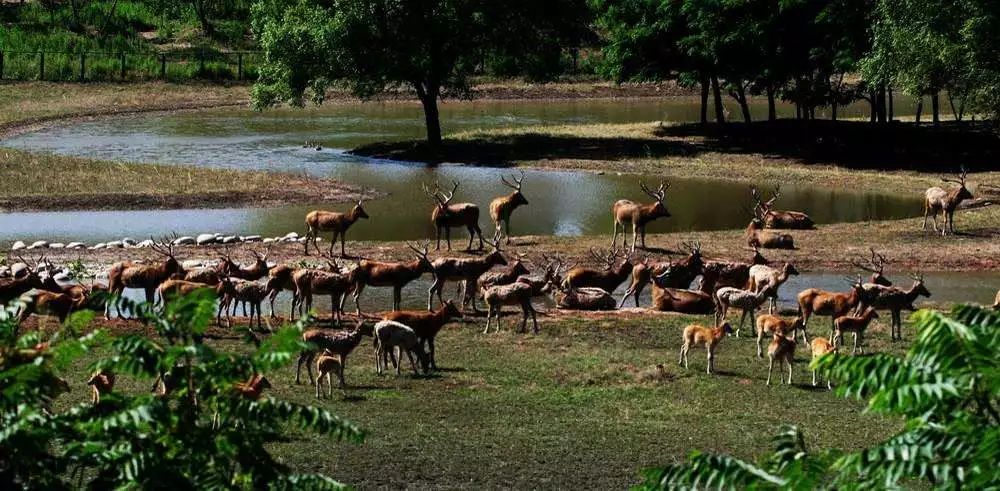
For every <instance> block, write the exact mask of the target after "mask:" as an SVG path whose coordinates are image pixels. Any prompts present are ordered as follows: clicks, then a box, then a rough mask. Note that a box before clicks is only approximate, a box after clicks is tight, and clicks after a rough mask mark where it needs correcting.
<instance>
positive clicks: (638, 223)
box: [611, 181, 670, 252]
mask: <svg viewBox="0 0 1000 491" xmlns="http://www.w3.org/2000/svg"><path fill="white" fill-rule="evenodd" d="M639 186H640V187H641V188H642V191H643V192H644V193H646V194H647V195H649V197H650V198H653V200H654V201H653V202H652V203H649V204H645V205H643V204H639V203H636V202H634V201H631V200H627V199H620V200H618V201H615V204H614V205H612V206H611V218H612V220H613V221H612V223H611V225H612V226H613V227H614V229H615V234H614V237H613V238H612V239H611V247H612V248H613V247H614V246H615V243H616V242H617V241H618V227H621V229H622V232H621V233H622V248H623V249H628V240H627V236H626V235H625V224H626V223H631V224H632V248H631V249H629V252H635V247H636V244H637V243H639V242H641V243H642V246H641V247H642V248H643V249H645V248H646V224H647V223H649V222H651V221H653V220H656V219H657V218H670V212H669V211H667V205H665V204H663V199H664V198H666V194H667V189H668V188H670V183H667V182H660V187H659V189H657V190H656V192H653V191H650V190H649V188H647V187H646V184H645V183H643V182H642V181H640V182H639Z"/></svg>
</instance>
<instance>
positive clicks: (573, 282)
mask: <svg viewBox="0 0 1000 491" xmlns="http://www.w3.org/2000/svg"><path fill="white" fill-rule="evenodd" d="M590 255H591V256H593V257H594V259H595V260H596V261H597V262H598V263H603V264H604V269H599V270H598V269H591V268H585V267H582V266H580V267H575V268H573V269H570V270H569V272H567V273H566V278H565V279H564V280H563V287H564V288H565V289H574V288H583V287H596V288H600V289H602V290H604V291H606V292H609V293H610V292H613V291H615V290H616V289H617V288H618V286H619V285H621V284H622V283H623V282H625V280H627V279H628V278H629V276H631V274H632V268H633V266H634V265H633V263H632V259H631V257H629V256H628V255H625V254H622V251H620V250H618V249H615V248H611V250H609V251H608V253H607V254H604V253H602V252H599V251H598V250H597V249H593V248H592V249H591V250H590ZM622 256H624V258H625V259H624V261H622V263H621V264H619V265H617V266H615V262H616V261H617V260H618V258H619V257H622Z"/></svg>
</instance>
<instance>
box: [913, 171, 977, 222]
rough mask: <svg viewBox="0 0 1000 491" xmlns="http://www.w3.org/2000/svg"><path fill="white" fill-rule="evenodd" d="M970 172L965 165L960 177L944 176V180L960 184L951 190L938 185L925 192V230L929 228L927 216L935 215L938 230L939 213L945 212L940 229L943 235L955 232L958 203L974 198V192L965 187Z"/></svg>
mask: <svg viewBox="0 0 1000 491" xmlns="http://www.w3.org/2000/svg"><path fill="white" fill-rule="evenodd" d="M968 174H969V172H968V171H966V170H965V168H964V167H963V168H962V170H961V172H960V173H959V175H958V179H955V178H949V177H942V178H941V180H942V181H944V182H953V183H955V184H958V187H957V188H954V189H952V190H951V191H945V190H944V189H942V188H940V187H938V186H934V187H931V188H928V189H927V191H926V192H924V228H923V229H924V230H927V217H928V216H929V215H933V216H934V231H935V232H937V231H938V223H937V217H938V213H941V212H944V225H943V226H942V227H941V230H940V232H941V235H946V234H948V233H949V232H950V233H953V234H954V233H955V209H956V208H958V205H959V204H960V203H962V201H965V200H967V199H972V193H971V192H970V191H969V189H968V188H967V187H965V177H966V176H967V175H968Z"/></svg>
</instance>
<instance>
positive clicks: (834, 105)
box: [830, 100, 837, 121]
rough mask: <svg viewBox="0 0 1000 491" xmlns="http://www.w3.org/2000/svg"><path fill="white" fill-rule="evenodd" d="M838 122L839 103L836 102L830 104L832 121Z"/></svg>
mask: <svg viewBox="0 0 1000 491" xmlns="http://www.w3.org/2000/svg"><path fill="white" fill-rule="evenodd" d="M836 120H837V101H836V100H834V101H833V102H831V103H830V121H836Z"/></svg>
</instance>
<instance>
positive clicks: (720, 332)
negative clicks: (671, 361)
mask: <svg viewBox="0 0 1000 491" xmlns="http://www.w3.org/2000/svg"><path fill="white" fill-rule="evenodd" d="M732 333H733V326H731V325H729V323H728V322H725V323H723V324H722V325H719V326H717V327H713V328H708V327H705V326H702V325H700V324H690V325H688V326H687V327H685V328H684V333H683V334H682V336H681V337H682V339H683V340H684V345H683V346H681V354H680V358H679V359H678V360H677V364H678V365H684V368H685V369H687V367H688V351H690V350H691V348H692V347H695V346H698V345H705V351H706V352H707V353H708V366H707V367H706V368H705V371H706V373H708V374H711V373H712V372H713V371H714V370H715V350H716V349H718V347H719V343H720V342H721V341H722V338H724V337H725V336H726V335H727V334H732Z"/></svg>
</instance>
